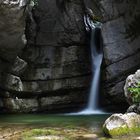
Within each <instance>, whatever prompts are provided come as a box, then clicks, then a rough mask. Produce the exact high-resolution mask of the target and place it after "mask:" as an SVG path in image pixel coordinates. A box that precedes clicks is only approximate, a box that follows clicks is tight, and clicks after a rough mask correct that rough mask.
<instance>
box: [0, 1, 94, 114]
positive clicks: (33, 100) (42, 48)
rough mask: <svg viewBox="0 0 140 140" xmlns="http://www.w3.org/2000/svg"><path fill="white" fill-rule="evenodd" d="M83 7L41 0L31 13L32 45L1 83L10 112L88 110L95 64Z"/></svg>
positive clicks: (28, 30) (29, 37)
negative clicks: (89, 92) (91, 56)
mask: <svg viewBox="0 0 140 140" xmlns="http://www.w3.org/2000/svg"><path fill="white" fill-rule="evenodd" d="M8 6H10V4H9V5H8ZM83 7H84V5H83V2H82V1H81V0H77V1H67V2H63V1H58V0H51V1H47V0H41V1H38V2H37V5H35V6H34V7H33V8H31V7H28V14H27V16H26V29H25V34H26V38H27V45H26V46H25V48H24V49H23V50H22V51H21V52H20V53H19V56H18V57H16V58H15V59H14V61H13V62H12V64H13V65H11V66H10V68H9V69H10V70H9V71H8V72H6V73H4V74H2V75H1V78H0V86H1V97H2V98H3V99H2V101H1V106H2V107H1V108H2V109H3V110H4V111H6V112H7V111H8V112H36V111H42V112H43V111H50V112H63V111H67V112H68V111H71V110H78V109H81V108H82V107H83V106H85V103H86V101H87V100H86V99H87V96H88V89H89V86H90V79H91V78H90V75H91V68H90V65H91V64H90V48H89V46H88V44H87V38H86V31H85V27H84V21H83V16H84V13H85V9H84V8H83ZM15 20H16V19H15ZM17 20H18V19H17ZM15 22H17V21H15ZM21 26H22V27H24V26H23V25H21ZM19 28H21V27H19ZM5 32H6V31H5ZM18 33H22V32H21V31H18ZM3 34H4V33H3ZM7 34H8V35H9V32H7ZM15 36H16V37H18V35H17V34H15ZM19 38H20V39H21V37H19ZM5 42H6V41H5ZM8 48H9V47H8ZM15 49H16V48H15ZM12 56H13V55H12ZM8 60H9V58H8ZM6 68H7V67H6Z"/></svg>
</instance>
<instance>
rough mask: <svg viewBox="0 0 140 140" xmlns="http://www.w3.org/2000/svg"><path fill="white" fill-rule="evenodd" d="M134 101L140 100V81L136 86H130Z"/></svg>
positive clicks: (129, 89)
mask: <svg viewBox="0 0 140 140" xmlns="http://www.w3.org/2000/svg"><path fill="white" fill-rule="evenodd" d="M128 91H129V92H130V94H131V97H132V101H133V102H134V103H139V102H140V82H139V83H137V85H136V86H135V87H131V88H128Z"/></svg>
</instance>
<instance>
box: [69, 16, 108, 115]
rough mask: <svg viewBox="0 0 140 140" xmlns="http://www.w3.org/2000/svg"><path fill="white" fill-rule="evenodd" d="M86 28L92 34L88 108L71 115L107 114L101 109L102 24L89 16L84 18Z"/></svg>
mask: <svg viewBox="0 0 140 140" xmlns="http://www.w3.org/2000/svg"><path fill="white" fill-rule="evenodd" d="M84 22H85V27H86V30H87V32H88V33H90V49H91V59H92V61H91V62H92V82H91V88H90V93H89V99H88V104H87V106H86V108H85V109H84V110H82V111H80V112H78V113H70V114H71V115H87V114H107V113H105V112H104V111H102V110H101V109H100V108H99V104H98V103H99V88H100V87H99V86H100V71H101V64H102V59H103V50H102V47H103V45H102V37H101V23H100V22H97V21H95V22H94V21H93V20H91V17H90V16H89V15H86V16H84Z"/></svg>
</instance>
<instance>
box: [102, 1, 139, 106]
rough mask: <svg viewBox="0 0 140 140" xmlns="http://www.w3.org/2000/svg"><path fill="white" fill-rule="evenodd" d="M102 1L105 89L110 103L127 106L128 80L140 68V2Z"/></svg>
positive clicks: (107, 100) (106, 97) (111, 104)
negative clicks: (126, 84)
mask: <svg viewBox="0 0 140 140" xmlns="http://www.w3.org/2000/svg"><path fill="white" fill-rule="evenodd" d="M100 4H101V7H102V11H103V17H104V24H103V27H102V34H103V41H104V66H103V75H104V82H103V92H104V95H105V99H106V103H107V102H108V104H109V105H110V106H116V107H117V106H118V108H120V107H121V108H123V107H124V106H125V105H127V103H126V100H125V97H124V94H123V86H124V83H125V79H126V78H127V76H128V75H130V74H131V73H134V72H135V71H136V70H137V69H138V68H139V67H140V61H139V60H140V36H139V35H140V32H139V31H140V28H139V26H138V23H139V18H138V17H139V16H140V11H139V7H140V1H138V0H134V1H131V0H118V1H117V0H101V1H100ZM119 106H120V107H119Z"/></svg>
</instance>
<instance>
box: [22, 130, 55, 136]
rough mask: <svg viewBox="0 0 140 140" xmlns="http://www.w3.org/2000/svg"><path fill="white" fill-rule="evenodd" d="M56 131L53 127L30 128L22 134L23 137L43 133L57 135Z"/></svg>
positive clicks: (41, 134)
mask: <svg viewBox="0 0 140 140" xmlns="http://www.w3.org/2000/svg"><path fill="white" fill-rule="evenodd" d="M57 134H58V132H57V131H55V130H53V129H32V130H30V131H28V132H25V133H24V134H23V136H24V137H34V136H44V135H57Z"/></svg>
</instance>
